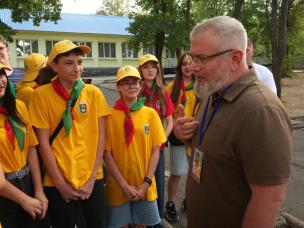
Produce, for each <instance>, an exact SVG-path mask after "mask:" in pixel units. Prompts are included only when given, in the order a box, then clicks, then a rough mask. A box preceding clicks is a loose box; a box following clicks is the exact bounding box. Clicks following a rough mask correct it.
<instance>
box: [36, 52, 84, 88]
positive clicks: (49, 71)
mask: <svg viewBox="0 0 304 228" xmlns="http://www.w3.org/2000/svg"><path fill="white" fill-rule="evenodd" d="M71 54H75V55H82V56H83V53H82V51H81V49H80V48H74V49H72V50H71V51H68V52H65V53H62V54H59V55H57V56H56V57H55V58H54V60H53V61H54V62H55V63H58V61H59V59H60V58H61V57H62V56H69V55H71ZM56 75H57V73H56V72H55V71H54V70H53V68H52V67H50V66H45V67H44V68H42V69H40V70H39V73H38V76H37V81H36V82H37V83H39V84H40V85H45V84H48V83H50V82H51V81H52V79H53V78H54V77H55V76H56Z"/></svg>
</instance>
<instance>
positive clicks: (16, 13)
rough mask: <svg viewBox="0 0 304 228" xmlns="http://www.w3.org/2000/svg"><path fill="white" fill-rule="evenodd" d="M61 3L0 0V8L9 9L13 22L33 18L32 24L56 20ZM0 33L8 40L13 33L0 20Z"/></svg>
mask: <svg viewBox="0 0 304 228" xmlns="http://www.w3.org/2000/svg"><path fill="white" fill-rule="evenodd" d="M61 8H62V4H61V2H60V0H1V1H0V9H10V10H11V13H12V16H11V17H12V20H13V21H14V22H22V21H27V20H29V19H33V23H34V25H36V26H38V25H39V23H40V22H41V21H42V20H44V21H55V22H56V21H58V20H59V19H60V12H61ZM0 33H1V34H2V35H3V36H4V37H5V38H6V39H8V40H9V41H10V40H11V39H12V37H11V36H12V35H14V34H15V33H14V32H13V31H12V30H11V28H10V27H8V26H5V25H4V23H3V22H1V21H0Z"/></svg>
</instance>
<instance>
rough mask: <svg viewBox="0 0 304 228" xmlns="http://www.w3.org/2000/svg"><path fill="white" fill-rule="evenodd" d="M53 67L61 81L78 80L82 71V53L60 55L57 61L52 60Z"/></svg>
mask: <svg viewBox="0 0 304 228" xmlns="http://www.w3.org/2000/svg"><path fill="white" fill-rule="evenodd" d="M52 67H53V69H54V70H55V71H56V72H57V75H58V78H60V79H61V80H63V81H66V82H70V83H74V82H76V81H78V80H79V79H80V77H81V75H82V72H83V57H82V55H76V54H70V55H68V56H61V57H60V58H59V60H58V62H57V63H56V62H52Z"/></svg>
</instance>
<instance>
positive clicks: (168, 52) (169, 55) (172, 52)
mask: <svg viewBox="0 0 304 228" xmlns="http://www.w3.org/2000/svg"><path fill="white" fill-rule="evenodd" d="M166 57H167V58H169V59H173V58H175V50H172V49H171V50H170V49H166Z"/></svg>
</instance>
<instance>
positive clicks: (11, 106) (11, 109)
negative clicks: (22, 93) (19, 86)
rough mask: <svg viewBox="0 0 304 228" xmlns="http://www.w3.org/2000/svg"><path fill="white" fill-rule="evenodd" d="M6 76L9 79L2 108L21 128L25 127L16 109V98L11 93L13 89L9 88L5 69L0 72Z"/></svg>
mask: <svg viewBox="0 0 304 228" xmlns="http://www.w3.org/2000/svg"><path fill="white" fill-rule="evenodd" d="M1 74H4V75H5V77H6V79H7V85H6V88H5V94H4V96H3V97H2V98H0V99H2V104H1V105H2V107H3V108H4V109H5V110H6V111H7V112H8V115H9V116H10V117H12V118H13V119H14V120H15V121H16V122H17V123H18V124H19V125H20V126H25V125H26V124H25V122H24V120H22V118H21V117H20V114H19V112H18V110H17V107H16V98H15V97H14V95H13V93H12V92H11V88H10V86H9V79H8V78H7V75H6V72H5V70H4V69H1V70H0V75H1Z"/></svg>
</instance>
